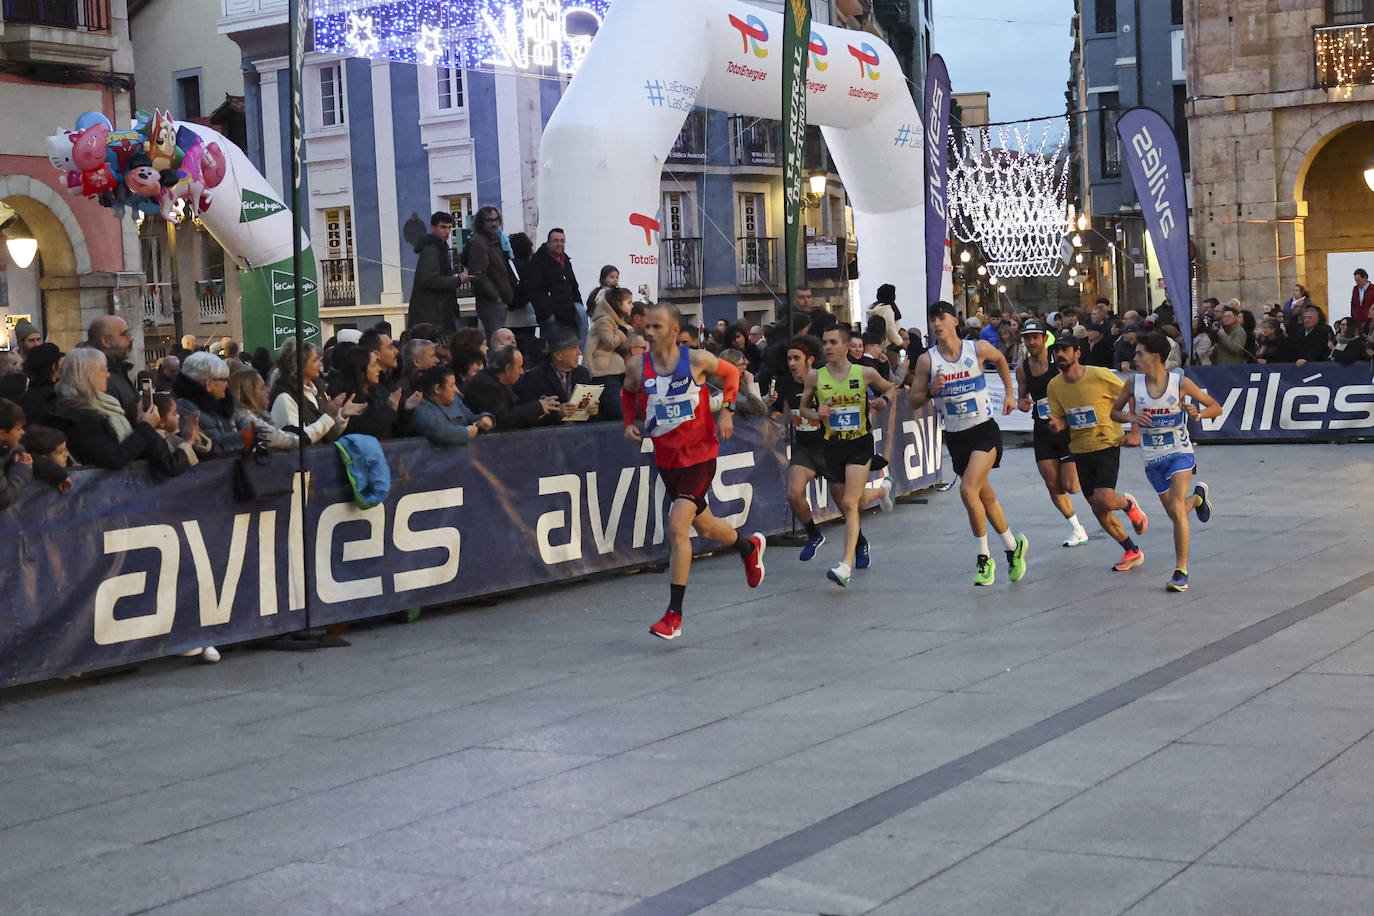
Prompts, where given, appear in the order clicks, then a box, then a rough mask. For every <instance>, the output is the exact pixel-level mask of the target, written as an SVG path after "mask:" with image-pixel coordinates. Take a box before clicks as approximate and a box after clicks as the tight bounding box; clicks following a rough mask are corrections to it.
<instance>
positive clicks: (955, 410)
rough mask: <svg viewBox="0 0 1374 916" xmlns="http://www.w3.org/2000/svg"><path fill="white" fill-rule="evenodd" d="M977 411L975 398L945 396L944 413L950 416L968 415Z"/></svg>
mask: <svg viewBox="0 0 1374 916" xmlns="http://www.w3.org/2000/svg"><path fill="white" fill-rule="evenodd" d="M977 412H978V400H977V398H957V399H956V398H946V399H945V415H946V416H950V417H970V416H973V414H975V413H977Z"/></svg>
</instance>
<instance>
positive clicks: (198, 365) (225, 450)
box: [172, 353, 243, 458]
mask: <svg viewBox="0 0 1374 916" xmlns="http://www.w3.org/2000/svg"><path fill="white" fill-rule="evenodd" d="M172 396H173V397H175V398H176V399H177V409H178V410H180V411H181V414H182V416H186V417H189V416H190V415H191V414H193V413H196V412H199V413H200V431H201V432H202V433H204V434H205V435H206V436H208V437H209V439H210V442H211V444H212V445H213V449H212V450H211V452H210V455H209V457H211V458H227V457H230V456H233V455H237V454H238V453H239V452H241V451H243V437H242V436H240V435H239V428H238V425H237V424H236V423H235V422H234V402H233V401H231V400H229V366H228V364H227V363H225V361H224V360H222V359H220V358H219V357H218V356H214V355H212V354H209V353H192V354H191V355H190V356H188V357H186V364H185V365H183V366H182V367H181V373H180V374H179V375H177V378H176V381H175V382H173V383H172Z"/></svg>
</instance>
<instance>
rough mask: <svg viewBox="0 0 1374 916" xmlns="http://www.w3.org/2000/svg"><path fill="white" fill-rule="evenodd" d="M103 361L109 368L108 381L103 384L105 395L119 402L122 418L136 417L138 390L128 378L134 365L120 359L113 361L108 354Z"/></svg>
mask: <svg viewBox="0 0 1374 916" xmlns="http://www.w3.org/2000/svg"><path fill="white" fill-rule="evenodd" d="M105 361H106V362H107V363H109V366H110V380H109V381H108V382H106V383H105V393H106V394H108V395H110V396H112V397H113V398H114V399H115V400H116V401H118V402H119V406H120V407H123V408H124V416H126V417H128V418H129V419H130V420H133V418H134V417H135V416H136V415H137V408H138V389H137V388H135V387H134V383H133V381H132V380H131V379H130V378H129V373H130V372H132V371H133V368H134V364H133V363H130V362H126V361H125V360H122V359H115V358H114V357H113V356H110V355H109V354H108V353H107V354H106V355H105Z"/></svg>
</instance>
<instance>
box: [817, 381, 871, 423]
mask: <svg viewBox="0 0 1374 916" xmlns="http://www.w3.org/2000/svg"><path fill="white" fill-rule="evenodd" d="M816 402H817V403H819V404H829V405H830V416H829V417H826V418H825V419H824V420H823V421H822V422H823V423H824V424H825V437H826V438H827V439H861V438H863V437H864V436H866V435H868V386H867V385H865V384H864V367H863V366H860V365H857V364H855V365H851V366H850V367H849V375H847V376H845V377H844V378H843V379H841V380H840V381H838V382H837V381H835V378H834V376H832V375H831V374H830V367H829V366H821V368H820V370H819V371H818V372H817V373H816Z"/></svg>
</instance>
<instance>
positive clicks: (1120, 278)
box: [1067, 0, 1264, 313]
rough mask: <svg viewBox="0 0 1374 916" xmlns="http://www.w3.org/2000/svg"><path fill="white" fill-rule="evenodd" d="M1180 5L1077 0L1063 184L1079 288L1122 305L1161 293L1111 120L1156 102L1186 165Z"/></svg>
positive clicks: (1144, 304) (1141, 307)
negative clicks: (1078, 249)
mask: <svg viewBox="0 0 1374 916" xmlns="http://www.w3.org/2000/svg"><path fill="white" fill-rule="evenodd" d="M1184 5H1185V4H1184V0H1158V2H1151V3H1140V2H1137V0H1077V2H1076V3H1075V13H1074V23H1073V28H1074V35H1075V39H1076V40H1075V47H1074V50H1073V52H1072V54H1071V56H1070V67H1071V78H1070V83H1069V91H1068V96H1067V98H1068V102H1069V107H1070V111H1071V118H1072V119H1073V121H1074V123H1073V125H1072V128H1071V138H1072V143H1073V152H1074V157H1075V162H1074V172H1073V174H1074V175H1075V177H1076V182H1077V183H1076V187H1075V188H1074V189H1072V190H1071V192H1070V193H1071V196H1072V197H1076V203H1077V205H1078V211H1079V212H1081V213H1084V214H1086V215H1087V216H1088V218H1089V224H1088V226H1087V228H1086V229H1085V230H1084V231H1083V232H1082V233H1080V234H1081V235H1082V236H1083V243H1084V244H1083V251H1084V254H1085V255H1086V256H1087V257H1085V261H1086V262H1087V264H1086V268H1087V269H1086V270H1084V271H1083V274H1084V276H1085V282H1084V283H1083V284H1082V287H1081V288H1082V292H1083V296H1084V298H1086V299H1089V300H1091V299H1094V298H1096V297H1098V296H1104V297H1106V298H1108V299H1110V300H1111V301H1112V302H1113V304H1114V305H1115V306H1116V307H1117V309H1118V310H1119V311H1125V310H1127V309H1136V310H1137V311H1140V312H1142V313H1144V312H1148V311H1150V310H1151V309H1152V308H1154V307H1156V306H1158V305H1159V304H1160V303H1161V302H1163V300H1164V295H1165V294H1164V289H1163V284H1162V282H1161V276H1162V275H1161V272H1160V270H1159V265H1158V261H1157V260H1156V259H1155V257H1154V254H1153V251H1152V250H1151V247H1150V242H1149V239H1148V238H1147V234H1146V232H1145V223H1144V219H1143V217H1142V216H1141V211H1140V201H1139V198H1138V197H1137V195H1136V193H1135V187H1134V185H1133V184H1132V182H1131V177H1130V175H1129V174H1128V173H1127V171H1126V170H1125V169H1124V168H1123V162H1122V157H1121V147H1120V140H1119V138H1118V137H1117V133H1116V121H1117V118H1118V117H1120V115H1121V113H1122V112H1124V111H1127V110H1128V109H1131V108H1135V107H1137V106H1141V105H1143V106H1146V107H1149V108H1153V109H1154V110H1156V111H1157V112H1159V113H1160V114H1161V115H1163V116H1164V118H1165V119H1166V120H1167V121H1169V123H1170V125H1172V126H1173V128H1174V132H1175V134H1176V136H1177V137H1178V139H1179V149H1180V151H1181V152H1182V154H1183V170H1184V172H1185V173H1187V172H1188V171H1189V160H1190V156H1189V144H1188V132H1187V130H1186V128H1185V127H1184V125H1185V120H1186V119H1185V114H1184V111H1185V103H1186V100H1187V98H1188V92H1189V90H1188V84H1189V81H1188V72H1187V68H1186V67H1185V57H1184V47H1185V42H1184V25H1183V20H1184ZM1194 5H1196V4H1194ZM1216 5H1217V6H1218V7H1221V6H1228V5H1230V4H1228V3H1226V2H1219V3H1218V4H1216ZM1258 5H1260V6H1263V5H1264V4H1263V3H1262V2H1261V3H1259V4H1258ZM1221 21H1222V22H1225V14H1222V20H1221ZM1224 63H1225V62H1223V61H1218V64H1219V65H1223V64H1224ZM1185 181H1186V178H1185ZM1075 192H1076V193H1075Z"/></svg>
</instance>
